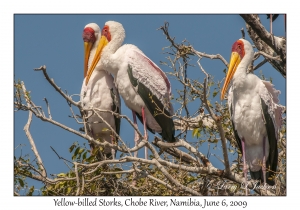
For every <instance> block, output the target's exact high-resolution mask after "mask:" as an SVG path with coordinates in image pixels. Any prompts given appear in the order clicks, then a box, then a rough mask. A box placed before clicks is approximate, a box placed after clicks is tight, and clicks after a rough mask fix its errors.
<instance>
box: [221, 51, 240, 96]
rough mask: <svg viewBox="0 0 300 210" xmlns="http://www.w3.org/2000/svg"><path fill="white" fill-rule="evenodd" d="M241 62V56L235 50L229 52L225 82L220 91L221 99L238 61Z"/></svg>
mask: <svg viewBox="0 0 300 210" xmlns="http://www.w3.org/2000/svg"><path fill="white" fill-rule="evenodd" d="M240 62H241V57H240V55H239V54H238V53H237V52H232V53H231V58H230V63H229V68H228V72H227V75H226V79H225V83H224V86H223V88H222V92H221V100H223V99H224V96H225V93H226V91H227V88H228V85H229V83H230V81H231V79H232V77H233V75H234V73H235V71H236V69H237V67H238V65H239V63H240Z"/></svg>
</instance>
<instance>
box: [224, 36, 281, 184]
mask: <svg viewBox="0 0 300 210" xmlns="http://www.w3.org/2000/svg"><path fill="white" fill-rule="evenodd" d="M253 57H254V51H253V48H252V46H251V44H250V43H249V42H248V41H247V40H245V39H239V40H238V41H236V42H235V43H234V44H233V46H232V54H231V59H230V64H229V69H228V73H227V76H226V79H225V83H224V86H223V89H222V93H221V100H223V99H224V96H225V93H226V91H227V87H228V85H229V83H230V81H231V79H232V86H231V88H230V90H229V93H228V107H229V111H230V115H231V121H232V125H233V130H234V135H235V138H236V140H237V143H238V145H239V148H240V150H241V151H242V154H243V162H244V176H245V180H247V179H246V177H247V164H248V165H249V169H250V174H251V178H252V179H256V180H260V181H262V182H264V183H266V182H267V183H268V184H269V185H274V184H275V182H274V176H275V172H276V168H277V161H278V149H277V141H278V138H279V131H280V127H281V124H282V106H281V105H279V99H278V95H279V94H280V91H279V90H276V89H275V88H273V85H272V84H271V83H270V82H268V81H263V80H261V79H259V78H258V77H257V76H256V75H254V74H252V73H247V71H246V70H247V68H248V66H249V65H250V64H251V62H252V59H253ZM246 163H247V164H246Z"/></svg>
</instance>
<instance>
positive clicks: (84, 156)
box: [82, 152, 87, 160]
mask: <svg viewBox="0 0 300 210" xmlns="http://www.w3.org/2000/svg"><path fill="white" fill-rule="evenodd" d="M86 154H87V152H85V153H83V155H82V159H83V160H85V159H86Z"/></svg>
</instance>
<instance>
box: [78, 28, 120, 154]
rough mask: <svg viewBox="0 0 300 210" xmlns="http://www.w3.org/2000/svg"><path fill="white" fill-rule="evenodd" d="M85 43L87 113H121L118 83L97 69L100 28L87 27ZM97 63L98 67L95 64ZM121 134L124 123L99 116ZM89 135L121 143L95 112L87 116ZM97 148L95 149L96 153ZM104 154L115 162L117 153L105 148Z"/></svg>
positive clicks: (83, 94)
mask: <svg viewBox="0 0 300 210" xmlns="http://www.w3.org/2000/svg"><path fill="white" fill-rule="evenodd" d="M82 36H83V40H84V47H85V62H84V80H83V84H82V88H81V94H80V101H81V103H82V105H83V109H91V108H96V109H101V110H111V111H114V112H116V113H120V110H121V100H120V96H119V93H118V90H117V88H116V87H115V85H114V81H113V80H114V79H113V77H112V76H111V74H110V73H108V72H107V71H105V70H103V69H101V68H100V65H98V66H97V62H98V61H96V60H97V59H94V58H95V55H96V54H97V52H96V51H97V45H98V43H99V41H100V38H101V31H100V28H99V26H98V25H97V24H95V23H90V24H88V25H86V26H85V27H84V30H83V34H82ZM95 62H96V63H95ZM97 113H98V114H99V115H100V116H101V117H102V118H103V119H104V120H105V121H106V122H107V123H108V124H109V125H110V126H111V127H112V128H113V129H114V130H115V131H116V132H117V133H118V134H119V132H120V119H118V118H116V117H115V116H114V115H112V114H111V113H107V112H97ZM86 116H89V117H88V119H87V125H88V130H89V131H88V133H89V135H91V136H92V137H93V138H94V139H100V140H102V141H103V140H104V141H108V142H110V143H117V142H116V141H115V140H116V137H115V136H114V135H113V133H112V132H111V130H110V128H109V127H108V126H107V124H106V123H105V122H103V121H102V120H101V118H100V117H99V116H97V114H96V113H95V114H92V111H88V112H86ZM93 147H94V145H91V149H93ZM103 153H104V154H105V155H106V157H108V158H110V157H111V156H112V158H115V154H116V153H115V151H114V150H111V149H110V148H104V150H103Z"/></svg>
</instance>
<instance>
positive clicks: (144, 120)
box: [142, 107, 148, 160]
mask: <svg viewBox="0 0 300 210" xmlns="http://www.w3.org/2000/svg"><path fill="white" fill-rule="evenodd" d="M142 117H143V124H144V138H145V139H146V141H148V132H147V127H146V115H145V108H144V107H142ZM145 159H146V160H147V159H148V148H147V147H145Z"/></svg>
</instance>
